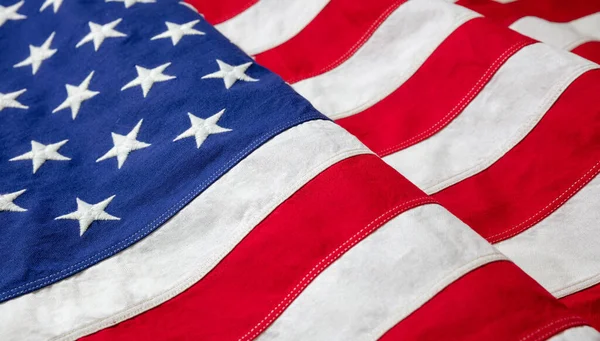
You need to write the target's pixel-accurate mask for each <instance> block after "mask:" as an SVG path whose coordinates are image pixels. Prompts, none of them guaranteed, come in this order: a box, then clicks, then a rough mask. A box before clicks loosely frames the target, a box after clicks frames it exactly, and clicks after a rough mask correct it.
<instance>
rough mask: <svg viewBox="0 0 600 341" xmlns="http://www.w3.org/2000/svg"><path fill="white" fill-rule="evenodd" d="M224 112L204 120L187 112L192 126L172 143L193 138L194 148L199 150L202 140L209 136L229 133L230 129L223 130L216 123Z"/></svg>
mask: <svg viewBox="0 0 600 341" xmlns="http://www.w3.org/2000/svg"><path fill="white" fill-rule="evenodd" d="M224 112H225V109H223V110H221V111H219V112H218V113H216V114H214V115H212V116H211V117H209V118H206V119H202V118H200V117H196V116H194V115H192V113H189V112H188V116H189V118H190V122H191V125H192V126H191V127H190V128H189V129H188V130H186V131H184V132H183V133H181V135H179V136H177V137H176V138H175V140H173V142H175V141H177V140H181V139H183V138H186V137H192V136H193V137H194V138H195V139H196V148H200V146H201V145H202V143H203V142H204V140H206V138H207V137H208V136H209V135H212V134H219V133H226V132H228V131H231V129H227V128H223V127H220V126H218V125H217V121H219V118H221V116H222V115H223V113H224Z"/></svg>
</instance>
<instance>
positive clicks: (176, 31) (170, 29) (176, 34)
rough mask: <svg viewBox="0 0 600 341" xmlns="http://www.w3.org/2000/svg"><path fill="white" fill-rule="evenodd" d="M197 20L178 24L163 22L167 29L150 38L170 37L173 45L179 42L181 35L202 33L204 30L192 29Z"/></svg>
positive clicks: (199, 34)
mask: <svg viewBox="0 0 600 341" xmlns="http://www.w3.org/2000/svg"><path fill="white" fill-rule="evenodd" d="M199 22H200V20H194V21H190V22H188V23H185V24H181V25H178V24H174V23H172V22H168V21H167V22H165V25H167V30H166V31H165V32H163V33H161V34H159V35H157V36H154V37H152V39H150V40H156V39H163V38H171V42H173V46H175V45H177V43H179V41H180V40H181V38H183V36H190V35H196V36H201V35H204V34H205V33H204V32H201V31H198V30H195V29H193V27H194V25H196V24H197V23H199Z"/></svg>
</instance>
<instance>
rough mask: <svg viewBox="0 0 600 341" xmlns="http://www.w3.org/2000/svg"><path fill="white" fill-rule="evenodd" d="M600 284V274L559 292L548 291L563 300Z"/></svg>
mask: <svg viewBox="0 0 600 341" xmlns="http://www.w3.org/2000/svg"><path fill="white" fill-rule="evenodd" d="M599 282H600V274H595V275H592V276H590V277H588V278H586V279H582V280H579V281H577V282H575V283H573V284H570V285H568V286H566V287H564V288H562V289H558V290H556V289H555V290H552V291H550V290H548V291H550V293H551V294H552V295H553V296H554V297H556V298H563V297H565V296H568V295H571V294H574V293H576V292H578V291H581V290H583V289H587V288H589V287H591V286H594V285H596V284H598V283H599Z"/></svg>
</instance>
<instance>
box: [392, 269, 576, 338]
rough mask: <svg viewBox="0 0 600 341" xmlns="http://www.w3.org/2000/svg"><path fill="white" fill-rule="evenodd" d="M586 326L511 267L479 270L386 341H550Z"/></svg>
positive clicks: (403, 323)
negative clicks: (549, 339)
mask: <svg viewBox="0 0 600 341" xmlns="http://www.w3.org/2000/svg"><path fill="white" fill-rule="evenodd" d="M583 324H585V321H583V320H582V319H581V318H579V317H577V316H576V315H574V314H573V313H572V312H570V311H569V310H567V309H566V308H565V307H564V306H563V305H562V304H560V303H559V302H558V301H557V300H556V299H555V298H554V297H552V296H551V295H550V294H549V293H548V292H547V291H545V290H544V289H543V288H542V287H541V286H539V285H538V284H537V283H536V282H535V281H533V280H532V279H531V278H530V277H528V276H527V275H526V274H525V273H523V272H522V271H521V270H520V269H519V268H518V267H517V266H516V265H514V264H513V263H510V262H495V263H490V264H487V265H485V266H483V267H481V268H478V269H476V270H474V271H472V272H470V273H468V274H467V275H465V276H463V277H462V278H460V279H458V280H457V281H455V282H454V283H452V285H450V286H448V287H446V288H445V289H444V290H442V291H441V292H440V293H438V294H437V295H436V296H435V297H433V298H432V299H431V300H430V301H428V302H427V303H425V304H424V305H423V306H422V307H421V308H419V309H418V310H417V311H415V312H414V313H412V314H411V315H410V316H408V317H407V318H406V319H404V320H402V321H401V322H400V323H398V324H396V325H395V326H394V327H393V328H392V329H390V330H389V331H388V332H387V333H386V334H385V335H384V336H383V337H382V338H381V339H380V340H381V341H392V340H445V341H452V340H457V341H458V340H460V341H479V340H486V341H495V340H498V341H504V340H527V341H536V340H546V339H547V338H548V337H550V336H552V335H554V334H557V333H559V332H561V331H563V330H565V329H567V328H569V327H573V326H578V325H583Z"/></svg>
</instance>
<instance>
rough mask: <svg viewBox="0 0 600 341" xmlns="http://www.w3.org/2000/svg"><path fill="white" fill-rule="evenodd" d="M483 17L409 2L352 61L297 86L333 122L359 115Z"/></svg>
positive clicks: (424, 0)
mask: <svg viewBox="0 0 600 341" xmlns="http://www.w3.org/2000/svg"><path fill="white" fill-rule="evenodd" d="M477 16H479V14H477V13H475V12H473V11H471V10H468V9H466V8H464V7H461V6H456V5H453V4H449V3H446V2H441V1H434V0H421V1H409V2H407V3H404V4H402V5H401V6H400V7H398V9H396V10H395V11H394V12H393V13H392V14H391V15H390V16H389V17H388V18H387V19H386V20H385V21H384V22H383V23H382V24H381V26H379V28H378V29H377V30H376V31H375V32H374V33H373V35H372V36H371V38H369V40H368V41H367V42H366V43H365V44H364V45H363V46H362V47H361V48H360V49H358V51H356V53H355V54H354V55H353V56H352V57H350V58H349V59H348V60H347V61H345V62H344V63H342V64H341V65H340V66H338V67H336V68H335V69H333V70H331V71H329V72H326V73H324V74H321V75H318V76H315V77H312V78H309V79H305V80H303V81H300V82H298V83H295V84H294V85H292V87H293V88H294V89H295V90H296V91H297V92H298V93H300V94H301V95H302V96H304V97H305V98H307V99H308V100H309V101H310V102H311V103H312V104H313V105H314V106H315V107H316V108H317V109H318V110H319V111H321V112H322V113H324V114H325V115H327V116H329V117H330V118H332V119H338V118H342V117H346V116H350V115H352V114H355V113H358V112H360V111H363V110H364V109H366V108H368V107H370V106H372V105H373V104H375V103H377V102H378V101H380V100H381V99H383V98H385V97H386V96H387V95H389V94H390V93H392V92H393V91H394V90H395V89H397V88H398V87H399V86H400V85H401V84H402V83H404V82H405V81H406V80H407V79H409V78H410V77H411V76H412V75H413V74H414V73H415V72H416V71H417V69H418V68H419V67H420V66H421V65H422V64H423V63H424V62H425V60H426V59H427V58H428V57H429V56H430V55H431V54H432V53H433V51H434V50H435V49H436V48H437V47H438V46H439V45H440V44H441V43H442V42H443V41H444V39H446V38H447V37H448V36H449V35H450V34H451V33H452V32H453V31H454V30H455V29H456V28H458V27H459V26H460V25H462V24H463V23H464V22H466V21H468V20H470V19H472V18H474V17H477ZM313 52H314V53H318V51H313Z"/></svg>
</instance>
